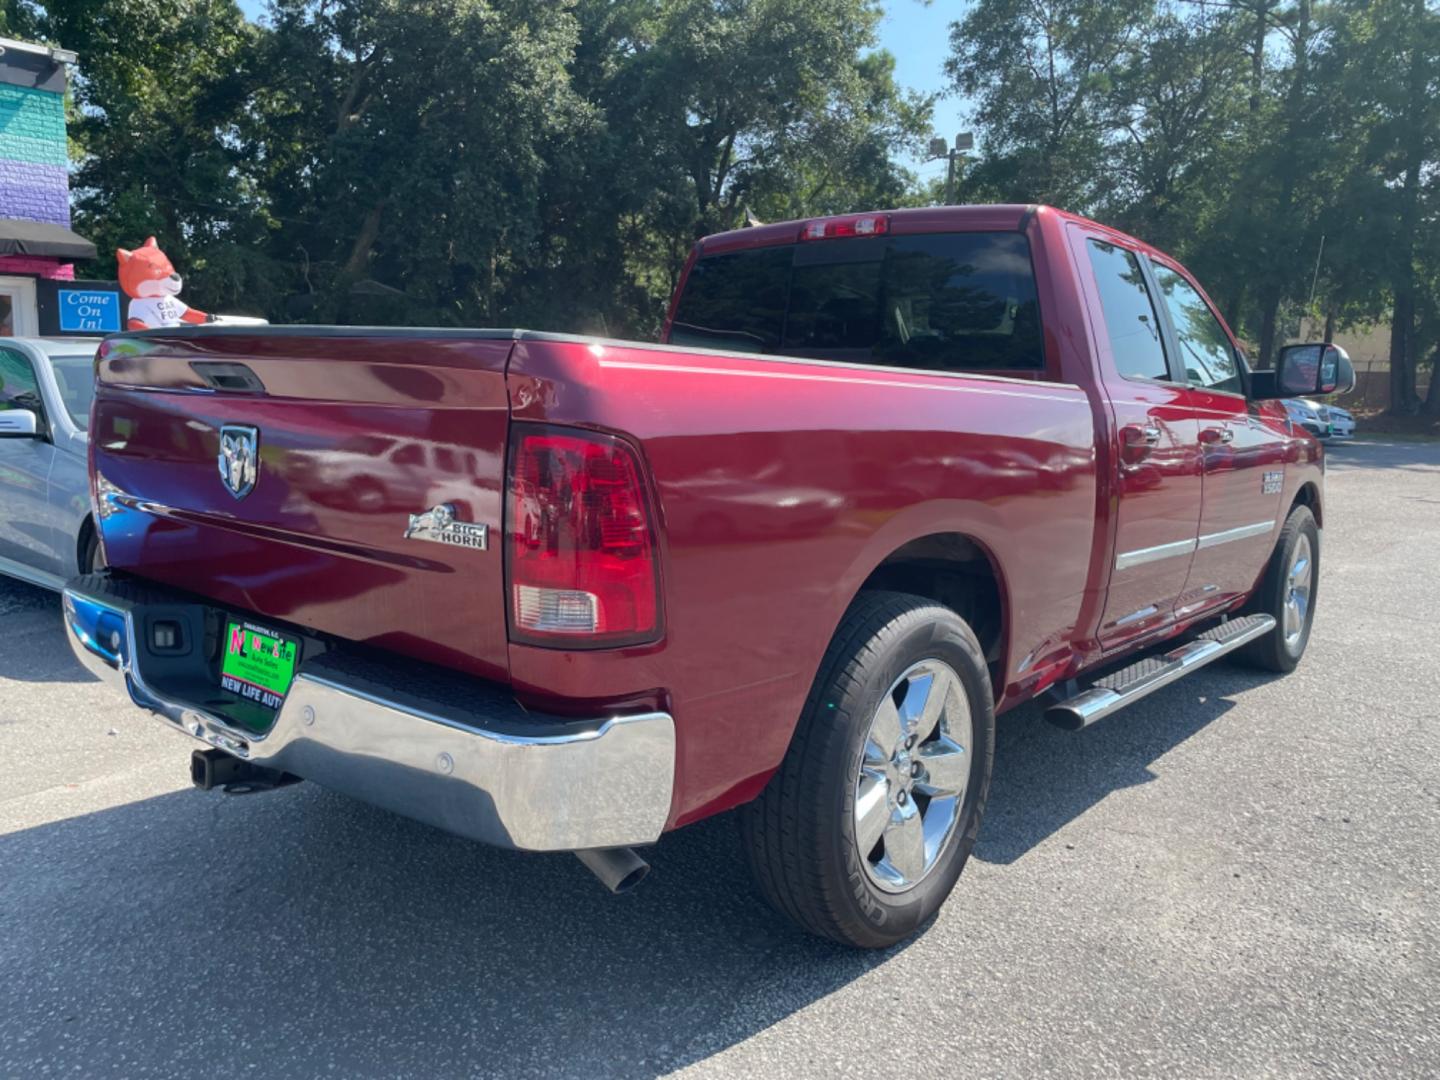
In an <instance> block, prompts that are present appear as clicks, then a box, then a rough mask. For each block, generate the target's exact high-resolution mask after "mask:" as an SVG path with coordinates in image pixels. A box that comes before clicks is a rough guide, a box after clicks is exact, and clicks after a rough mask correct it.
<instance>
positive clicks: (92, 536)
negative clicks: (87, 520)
mask: <svg viewBox="0 0 1440 1080" xmlns="http://www.w3.org/2000/svg"><path fill="white" fill-rule="evenodd" d="M103 569H105V553H104V552H103V551H102V550H101V548H100V534H99V533H97V532H96V531H95V527H94V526H93V525H92V526H90V527H89V528H88V529H87V530H86V532H85V548H84V550H83V551H82V552H81V553H80V573H82V574H93V573H95V571H97V570H103Z"/></svg>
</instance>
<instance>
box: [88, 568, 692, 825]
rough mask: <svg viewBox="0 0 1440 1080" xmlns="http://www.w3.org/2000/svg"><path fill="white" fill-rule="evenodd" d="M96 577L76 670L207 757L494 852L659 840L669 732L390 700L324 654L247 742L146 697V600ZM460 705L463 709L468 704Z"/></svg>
mask: <svg viewBox="0 0 1440 1080" xmlns="http://www.w3.org/2000/svg"><path fill="white" fill-rule="evenodd" d="M132 592H133V590H127V589H122V588H118V587H117V588H113V589H112V588H110V587H109V583H108V579H106V578H105V577H103V576H93V575H92V576H90V577H85V578H78V579H76V580H75V581H73V582H71V583H70V584H69V585H68V586H67V587H66V589H65V593H64V605H65V623H66V626H67V627H68V629H69V638H70V645H71V648H72V649H73V650H74V652H75V655H76V657H78V658H79V660H80V662H81V663H82V664H84V665H85V667H87V668H88V669H89V670H90V671H92V672H93V673H94V674H95V675H97V676H99V677H100V678H101V679H103V680H105V681H107V682H110V683H112V684H114V685H115V686H117V687H118V688H120V689H123V690H124V691H125V692H126V693H127V694H128V695H129V696H130V699H131V700H132V701H134V702H135V704H137V705H139V706H140V707H141V708H144V709H148V710H150V711H151V712H153V713H155V714H157V715H158V716H160V717H162V718H163V719H165V720H167V721H168V722H169V723H171V724H173V725H174V726H176V727H177V728H179V729H181V730H183V731H185V732H186V733H188V734H189V735H191V736H193V737H194V738H196V739H199V740H200V741H201V742H203V743H206V744H208V745H210V746H215V747H218V748H219V749H221V750H224V751H226V752H227V753H230V754H233V755H234V756H235V757H237V758H241V759H243V760H245V761H249V762H251V763H253V764H255V765H258V766H262V767H264V768H269V769H276V770H279V771H281V772H286V773H292V774H294V775H296V776H300V777H304V778H305V779H307V780H313V781H315V782H316V783H318V784H320V785H322V786H324V787H328V788H332V789H334V790H336V791H339V792H343V793H344V794H347V795H351V796H353V797H355V798H357V799H361V800H363V801H365V802H368V803H373V804H375V805H376V806H381V807H384V808H386V809H388V810H393V811H395V812H396V813H399V814H404V815H406V816H407V817H412V818H416V819H417V820H420V821H424V822H428V823H429V824H432V825H436V826H438V827H439V828H442V829H446V830H448V831H450V832H453V833H457V834H459V835H461V836H467V837H471V838H473V839H476V840H481V841H484V842H485V843H489V844H495V845H497V846H500V847H509V848H521V849H525V850H530V851H576V850H584V849H590V848H610V847H627V846H631V845H636V844H647V843H652V842H654V841H655V840H657V839H658V838H659V836H660V833H661V832H662V830H663V829H664V827H665V822H666V819H667V818H668V816H669V813H670V798H671V789H672V786H673V783H674V768H675V725H674V723H673V721H672V720H671V718H670V716H669V714H667V713H660V712H652V713H644V714H642V715H638V716H616V717H610V718H606V719H603V720H596V721H592V722H580V721H573V720H565V719H559V718H541V719H537V718H536V717H534V716H531V715H529V714H527V713H525V712H524V711H523V710H522V709H520V707H519V706H518V705H515V704H514V703H513V702H510V701H509V700H508V699H506V698H505V697H504V696H503V695H499V694H496V693H495V692H494V691H493V690H492V689H490V688H488V687H484V686H483V684H480V683H479V682H478V681H477V682H476V684H475V688H476V694H475V700H476V701H478V702H479V708H471V707H465V706H457V705H456V704H455V703H454V700H455V695H453V694H451V695H448V696H447V697H446V699H445V700H440V699H439V698H428V697H427V696H426V695H425V694H424V693H423V689H422V690H421V691H418V692H417V691H415V690H412V689H406V688H400V687H395V686H387V685H386V684H385V680H384V678H383V676H381V677H379V678H377V677H376V675H375V672H374V669H373V668H370V669H367V667H366V665H365V664H364V663H363V662H362V663H359V664H357V663H354V662H342V661H340V660H337V658H336V657H334V656H332V655H331V654H328V653H326V654H322V655H320V656H318V657H316V658H314V659H313V660H306V661H304V662H303V663H302V664H301V666H300V669H299V671H298V672H297V673H296V676H295V682H294V685H293V686H292V687H291V689H290V693H289V695H288V696H287V697H286V698H285V702H284V704H283V705H282V706H281V708H280V712H279V715H278V716H277V718H276V720H275V723H274V725H273V727H271V728H270V729H269V730H268V731H267V732H265V733H264V734H263V735H257V734H254V733H252V732H249V731H247V730H245V729H243V728H241V727H239V726H237V725H235V724H232V723H229V722H227V721H226V720H225V719H223V718H221V717H219V716H217V715H215V714H214V713H213V712H210V711H207V710H206V709H204V708H198V707H195V706H194V705H191V704H187V703H186V702H184V701H177V700H173V699H171V698H168V697H167V696H166V695H165V694H162V693H160V692H157V690H156V689H155V688H154V687H153V686H152V685H150V684H147V682H146V680H145V677H144V672H143V671H142V668H143V666H144V663H145V660H144V658H145V656H146V651H145V647H144V643H143V642H141V641H139V640H137V637H136V628H137V626H143V625H144V619H143V612H144V609H145V603H144V600H143V598H142V599H139V600H136V599H133V598H132V597H131V596H130V595H127V594H129V593H132ZM467 704H468V702H467Z"/></svg>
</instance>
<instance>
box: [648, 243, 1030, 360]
mask: <svg viewBox="0 0 1440 1080" xmlns="http://www.w3.org/2000/svg"><path fill="white" fill-rule="evenodd" d="M670 342H671V344H674V345H696V346H704V347H708V348H720V349H735V350H740V351H745V352H762V353H774V354H778V355H786V356H805V357H814V358H817V359H822V360H849V361H852V362H859V363H872V364H884V365H889V366H892V367H907V368H921V369H925V370H932V371H989V370H997V369H1011V370H1014V369H1021V370H1036V369H1039V368H1043V367H1044V366H1045V353H1044V346H1043V343H1042V339H1041V333H1040V311H1039V305H1038V303H1037V302H1036V298H1035V270H1034V267H1033V266H1032V264H1031V262H1030V245H1029V242H1028V241H1027V240H1026V239H1025V237H1024V236H1022V235H1020V234H1019V233H1013V232H1007V233H937V234H931V235H924V236H876V237H856V238H844V239H834V240H816V241H813V242H810V243H802V244H791V245H786V246H784V247H768V248H755V249H752V250H750V251H737V252H731V253H728V254H723V255H711V256H707V257H704V258H701V259H699V260H697V261H696V263H695V265H694V266H693V267H692V268H691V270H690V276H689V278H688V279H687V281H686V283H685V291H684V293H683V294H681V297H680V304H679V307H678V308H677V309H676V312H675V322H674V325H673V326H672V327H671V331H670Z"/></svg>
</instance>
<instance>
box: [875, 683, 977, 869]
mask: <svg viewBox="0 0 1440 1080" xmlns="http://www.w3.org/2000/svg"><path fill="white" fill-rule="evenodd" d="M971 750H972V729H971V722H970V702H969V699H968V698H967V697H966V695H965V687H964V685H963V684H962V683H961V682H960V676H959V675H957V674H956V673H955V669H954V668H952V667H951V666H950V665H949V664H946V663H944V662H943V661H940V660H921V661H920V662H919V663H917V664H913V665H912V666H911V667H910V669H909V670H908V671H906V672H905V674H904V675H901V676H900V678H898V679H897V680H895V683H894V685H893V686H891V687H890V690H889V692H888V693H886V695H885V696H884V697H883V698H881V699H880V706H879V708H877V709H876V710H875V716H874V718H873V719H872V720H871V721H870V730H869V733H868V734H867V735H866V738H865V756H864V758H863V760H862V761H861V763H860V776H859V778H858V779H857V781H856V783H855V815H854V816H855V821H854V826H855V844H856V846H857V847H858V848H859V851H860V863H861V865H862V866H864V867H865V872H866V874H867V875H869V877H870V880H871V881H872V882H873V883H874V884H875V885H876V886H877V887H879V888H881V889H883V890H885V891H886V892H904V891H905V890H906V889H910V888H913V887H914V886H915V885H917V884H919V883H920V882H921V881H922V880H923V879H924V878H925V875H927V874H928V873H929V872H930V871H931V870H932V869H933V868H934V866H935V863H936V860H937V859H938V858H939V856H940V853H941V852H942V851H943V850H945V845H946V843H947V842H948V841H949V840H950V834H951V833H953V832H954V831H955V826H956V824H957V823H958V822H959V820H960V809H961V807H962V806H963V805H964V802H965V789H966V787H967V786H968V785H969V782H970V756H971Z"/></svg>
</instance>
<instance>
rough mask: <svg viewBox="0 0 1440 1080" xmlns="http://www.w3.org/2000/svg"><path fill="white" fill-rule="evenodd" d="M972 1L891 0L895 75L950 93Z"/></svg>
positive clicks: (254, 9) (952, 124)
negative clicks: (951, 68)
mask: <svg viewBox="0 0 1440 1080" xmlns="http://www.w3.org/2000/svg"><path fill="white" fill-rule="evenodd" d="M239 3H240V10H241V11H243V12H245V15H246V17H247V18H250V19H257V18H259V16H260V14H261V13H262V12H263V11H264V10H265V2H264V0H239ZM969 6H970V0H932V2H931V3H928V4H927V3H924V2H922V0H885V4H884V7H885V17H884V19H883V21H882V22H881V24H880V45H881V47H882V48H884V49H888V50H889V51H890V53H891V54H892V55H893V56H894V57H895V78H896V81H897V82H899V83H900V85H901V86H907V87H909V88H910V89H912V90H919V91H921V92H922V93H926V94H935V93H944V91H945V74H944V72H943V71H942V70H941V69H942V67H943V66H944V63H945V58H946V57H947V56H948V55H949V54H950V24H951V23H952V22H954V21H955V20H956V19H959V18H960V17H961V15H963V14H964V12H965V9H966V8H967V7H969ZM963 109H964V102H963V101H962V100H961V99H960V98H958V97H954V96H950V97H942V98H941V99H940V100H939V101H938V102H936V104H935V133H936V134H937V135H943V136H944V137H945V139H946V140H947V141H949V142H953V141H954V139H955V135H956V133H958V132H960V131H963V130H965V126H964V123H965V122H964V117H963V116H962V112H963ZM912 167H914V168H915V169H916V170H917V171H918V172H919V173H920V175H921V176H923V177H927V178H928V177H932V176H942V175H944V173H945V163H944V162H943V161H936V162H931V163H930V164H928V165H927V164H920V163H912Z"/></svg>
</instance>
